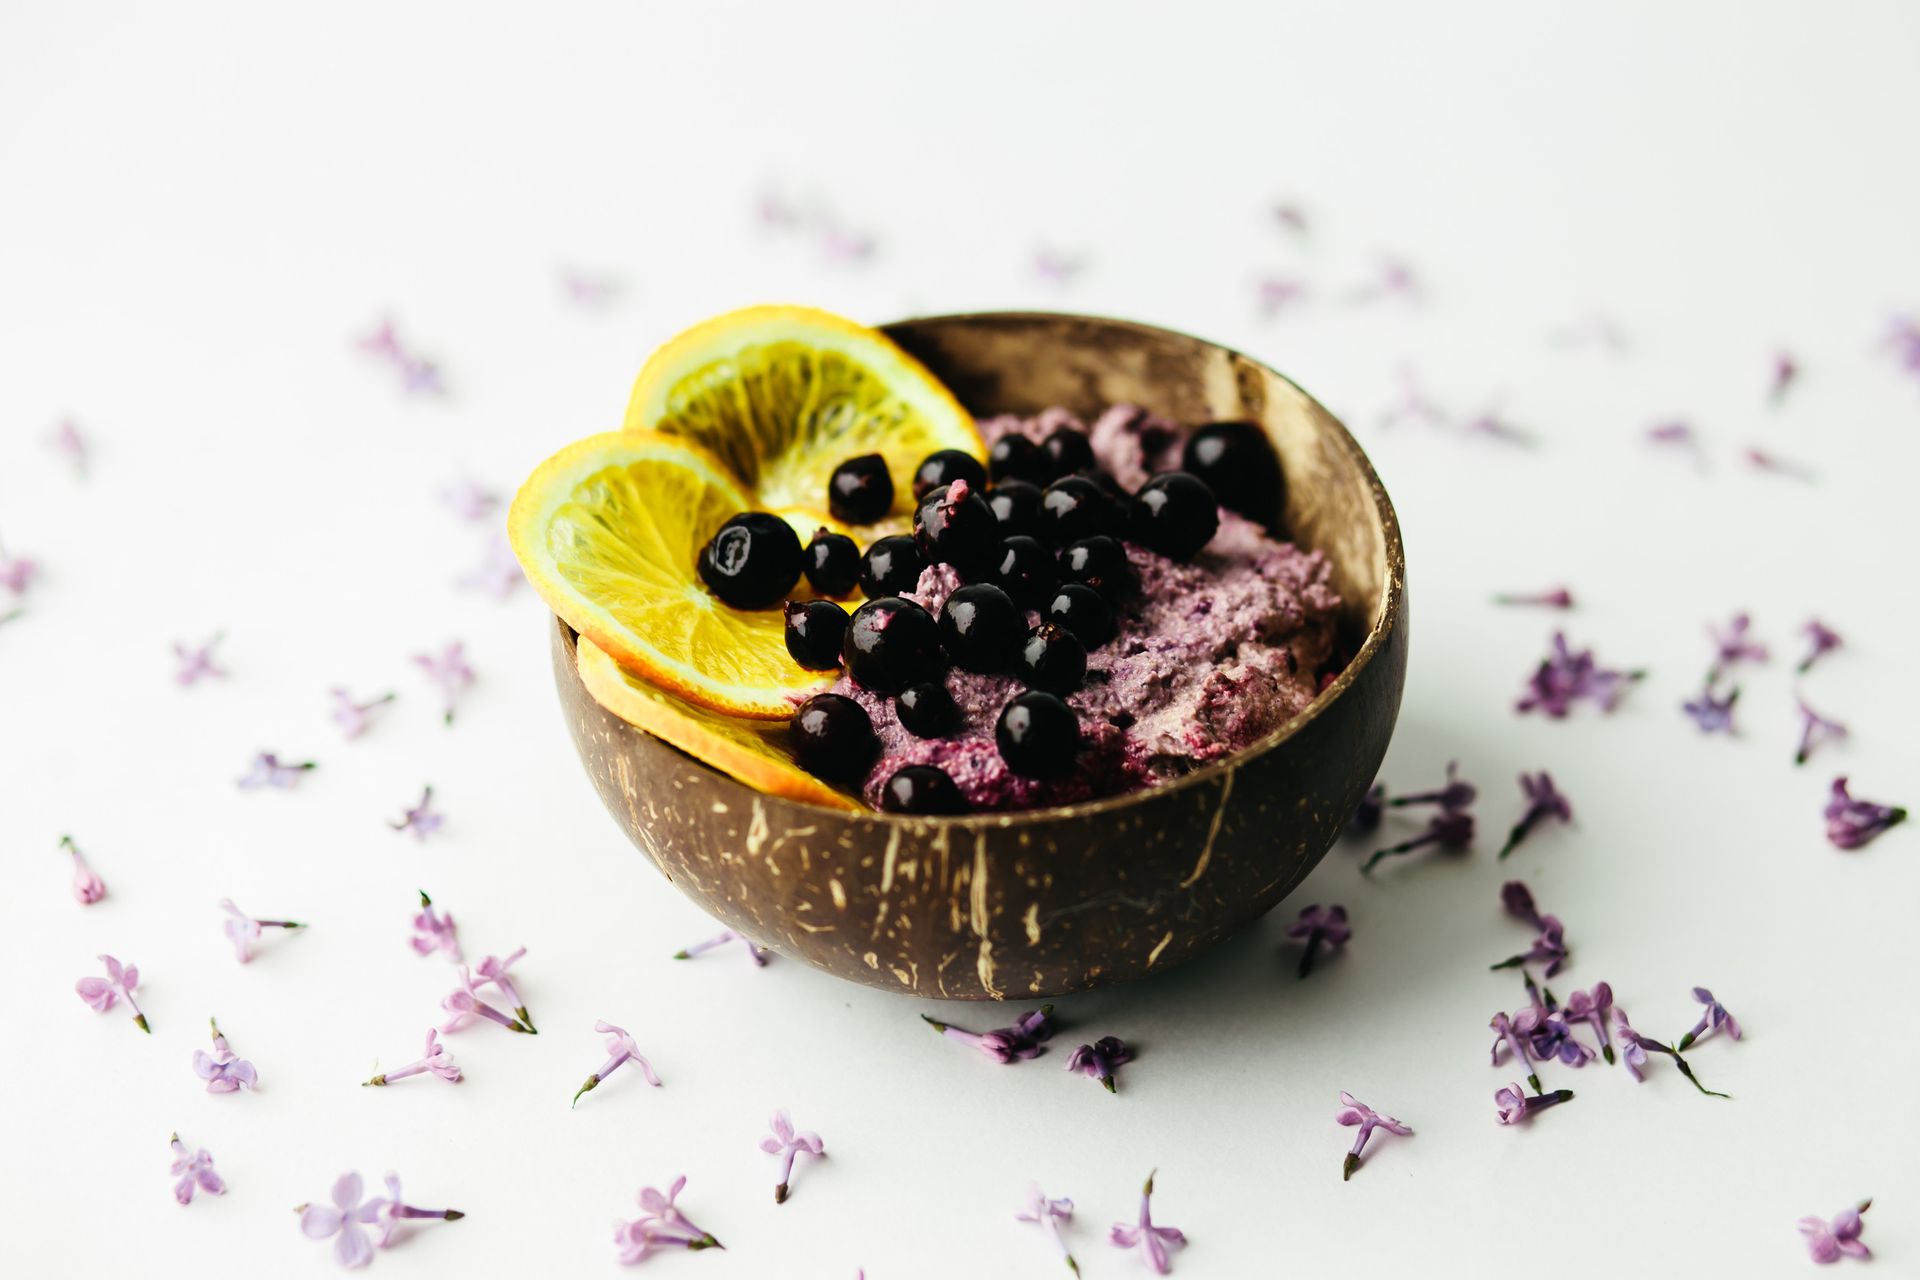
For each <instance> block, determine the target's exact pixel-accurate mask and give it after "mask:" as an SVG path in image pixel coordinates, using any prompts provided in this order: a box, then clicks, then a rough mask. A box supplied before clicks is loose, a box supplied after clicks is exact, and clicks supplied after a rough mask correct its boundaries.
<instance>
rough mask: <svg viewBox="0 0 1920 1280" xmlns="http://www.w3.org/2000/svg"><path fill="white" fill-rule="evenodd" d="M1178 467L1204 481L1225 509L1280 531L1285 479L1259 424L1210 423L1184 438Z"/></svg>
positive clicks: (1269, 440) (1271, 443)
mask: <svg viewBox="0 0 1920 1280" xmlns="http://www.w3.org/2000/svg"><path fill="white" fill-rule="evenodd" d="M1180 468H1181V470H1183V471H1187V472H1189V473H1191V474H1193V475H1196V476H1199V477H1200V478H1201V479H1202V480H1204V481H1206V483H1207V487H1208V488H1209V489H1212V490H1213V496H1214V498H1215V499H1216V500H1217V501H1218V502H1219V503H1220V505H1221V506H1223V507H1225V508H1226V509H1227V510H1229V511H1238V512H1239V513H1240V514H1241V515H1243V516H1245V517H1246V518H1247V519H1249V520H1257V521H1259V522H1260V523H1261V524H1263V525H1266V526H1267V527H1268V528H1270V529H1272V528H1278V527H1279V524H1280V513H1281V511H1282V509H1283V508H1284V507H1285V505H1286V496H1287V486H1286V479H1285V477H1284V476H1283V475H1282V474H1281V471H1280V457H1279V455H1278V454H1276V453H1275V452H1274V451H1273V440H1272V438H1271V437H1269V436H1268V435H1267V433H1266V432H1265V431H1264V430H1262V429H1261V427H1260V424H1259V423H1257V422H1212V423H1208V424H1207V425H1206V426H1204V427H1201V428H1200V429H1199V430H1197V431H1195V432H1194V433H1193V434H1192V435H1190V436H1188V437H1187V444H1186V448H1185V449H1183V450H1182V451H1181V455H1180Z"/></svg>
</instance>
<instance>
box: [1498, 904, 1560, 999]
mask: <svg viewBox="0 0 1920 1280" xmlns="http://www.w3.org/2000/svg"><path fill="white" fill-rule="evenodd" d="M1500 902H1501V904H1502V905H1503V906H1505V907H1506V909H1507V914H1508V915H1510V916H1512V917H1513V918H1514V919H1516V920H1518V921H1520V922H1521V923H1523V924H1528V925H1531V926H1533V928H1534V929H1536V930H1537V931H1538V934H1539V936H1538V937H1536V938H1534V940H1533V945H1532V946H1530V947H1528V948H1527V949H1526V950H1525V951H1523V952H1521V953H1520V954H1519V955H1517V956H1510V957H1509V958H1507V959H1505V960H1502V961H1501V962H1500V963H1499V964H1496V965H1494V966H1493V967H1494V968H1495V969H1517V968H1519V967H1520V966H1522V965H1527V964H1544V965H1545V966H1546V967H1547V969H1546V976H1547V977H1549V978H1551V977H1552V976H1553V975H1554V974H1556V973H1558V972H1560V967H1561V966H1562V965H1564V964H1565V963H1566V962H1567V942H1566V936H1565V935H1566V930H1565V927H1564V926H1563V925H1562V924H1561V923H1560V917H1559V916H1553V915H1542V914H1541V913H1540V910H1539V908H1537V907H1536V906H1534V903H1533V893H1532V891H1531V890H1529V889H1528V888H1527V886H1526V885H1524V884H1522V883H1521V882H1520V881H1518V880H1509V881H1507V882H1506V883H1505V884H1503V885H1501V886H1500Z"/></svg>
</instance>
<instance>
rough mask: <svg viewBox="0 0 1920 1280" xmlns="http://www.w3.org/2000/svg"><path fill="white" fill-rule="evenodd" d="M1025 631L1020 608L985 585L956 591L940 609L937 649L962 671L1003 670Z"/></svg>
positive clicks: (1010, 598) (988, 673)
mask: <svg viewBox="0 0 1920 1280" xmlns="http://www.w3.org/2000/svg"><path fill="white" fill-rule="evenodd" d="M1026 629H1027V620H1026V616H1025V614H1023V613H1022V612H1021V610H1020V606H1018V605H1016V604H1015V603H1014V602H1013V598H1012V597H1011V596H1009V595H1008V594H1007V593H1006V592H1004V591H1002V590H1001V589H1000V588H999V587H996V586H994V585H993V584H992V583H989V582H980V583H975V584H974V585H972V586H968V587H958V588H956V589H955V590H954V592H953V594H952V595H950V596H948V597H947V602H946V603H945V604H944V605H942V606H941V607H940V647H941V648H943V649H945V650H946V651H947V657H948V659H949V660H950V661H952V663H953V665H954V666H956V667H959V668H960V669H961V670H962V671H976V672H979V673H981V674H982V675H992V674H994V673H995V672H999V671H1005V670H1006V669H1007V668H1008V667H1009V666H1011V665H1012V664H1013V655H1014V652H1015V651H1016V650H1018V649H1019V647H1020V637H1021V636H1022V635H1023V634H1024V633H1025V632H1026Z"/></svg>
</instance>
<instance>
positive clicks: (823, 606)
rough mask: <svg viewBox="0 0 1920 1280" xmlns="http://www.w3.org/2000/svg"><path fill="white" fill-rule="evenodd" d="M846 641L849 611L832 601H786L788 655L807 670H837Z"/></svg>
mask: <svg viewBox="0 0 1920 1280" xmlns="http://www.w3.org/2000/svg"><path fill="white" fill-rule="evenodd" d="M846 638H847V611H846V610H845V609H842V608H841V607H840V606H839V605H837V604H835V603H834V602H833V601H831V600H808V601H806V602H805V603H802V602H800V601H798V600H789V601H787V652H788V653H790V654H792V655H793V660H794V661H795V662H797V663H799V664H800V665H801V666H803V667H805V668H806V669H807V670H809V671H831V670H833V669H834V668H835V667H838V666H839V665H840V649H841V646H842V645H843V644H844V643H845V642H846Z"/></svg>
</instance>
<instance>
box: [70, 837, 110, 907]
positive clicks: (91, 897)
mask: <svg viewBox="0 0 1920 1280" xmlns="http://www.w3.org/2000/svg"><path fill="white" fill-rule="evenodd" d="M60 848H62V849H65V850H66V851H67V852H69V853H71V854H72V855H73V897H74V900H75V901H76V902H78V903H79V904H80V905H81V906H83V907H90V906H92V905H93V904H94V903H96V902H98V901H100V899H102V898H104V897H106V896H107V882H106V881H104V880H102V879H101V878H100V877H99V876H98V875H96V874H94V870H93V868H92V867H91V866H89V865H88V864H87V858H86V855H85V854H83V853H81V852H80V846H79V845H77V844H75V843H74V842H73V837H72V836H61V837H60Z"/></svg>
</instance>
